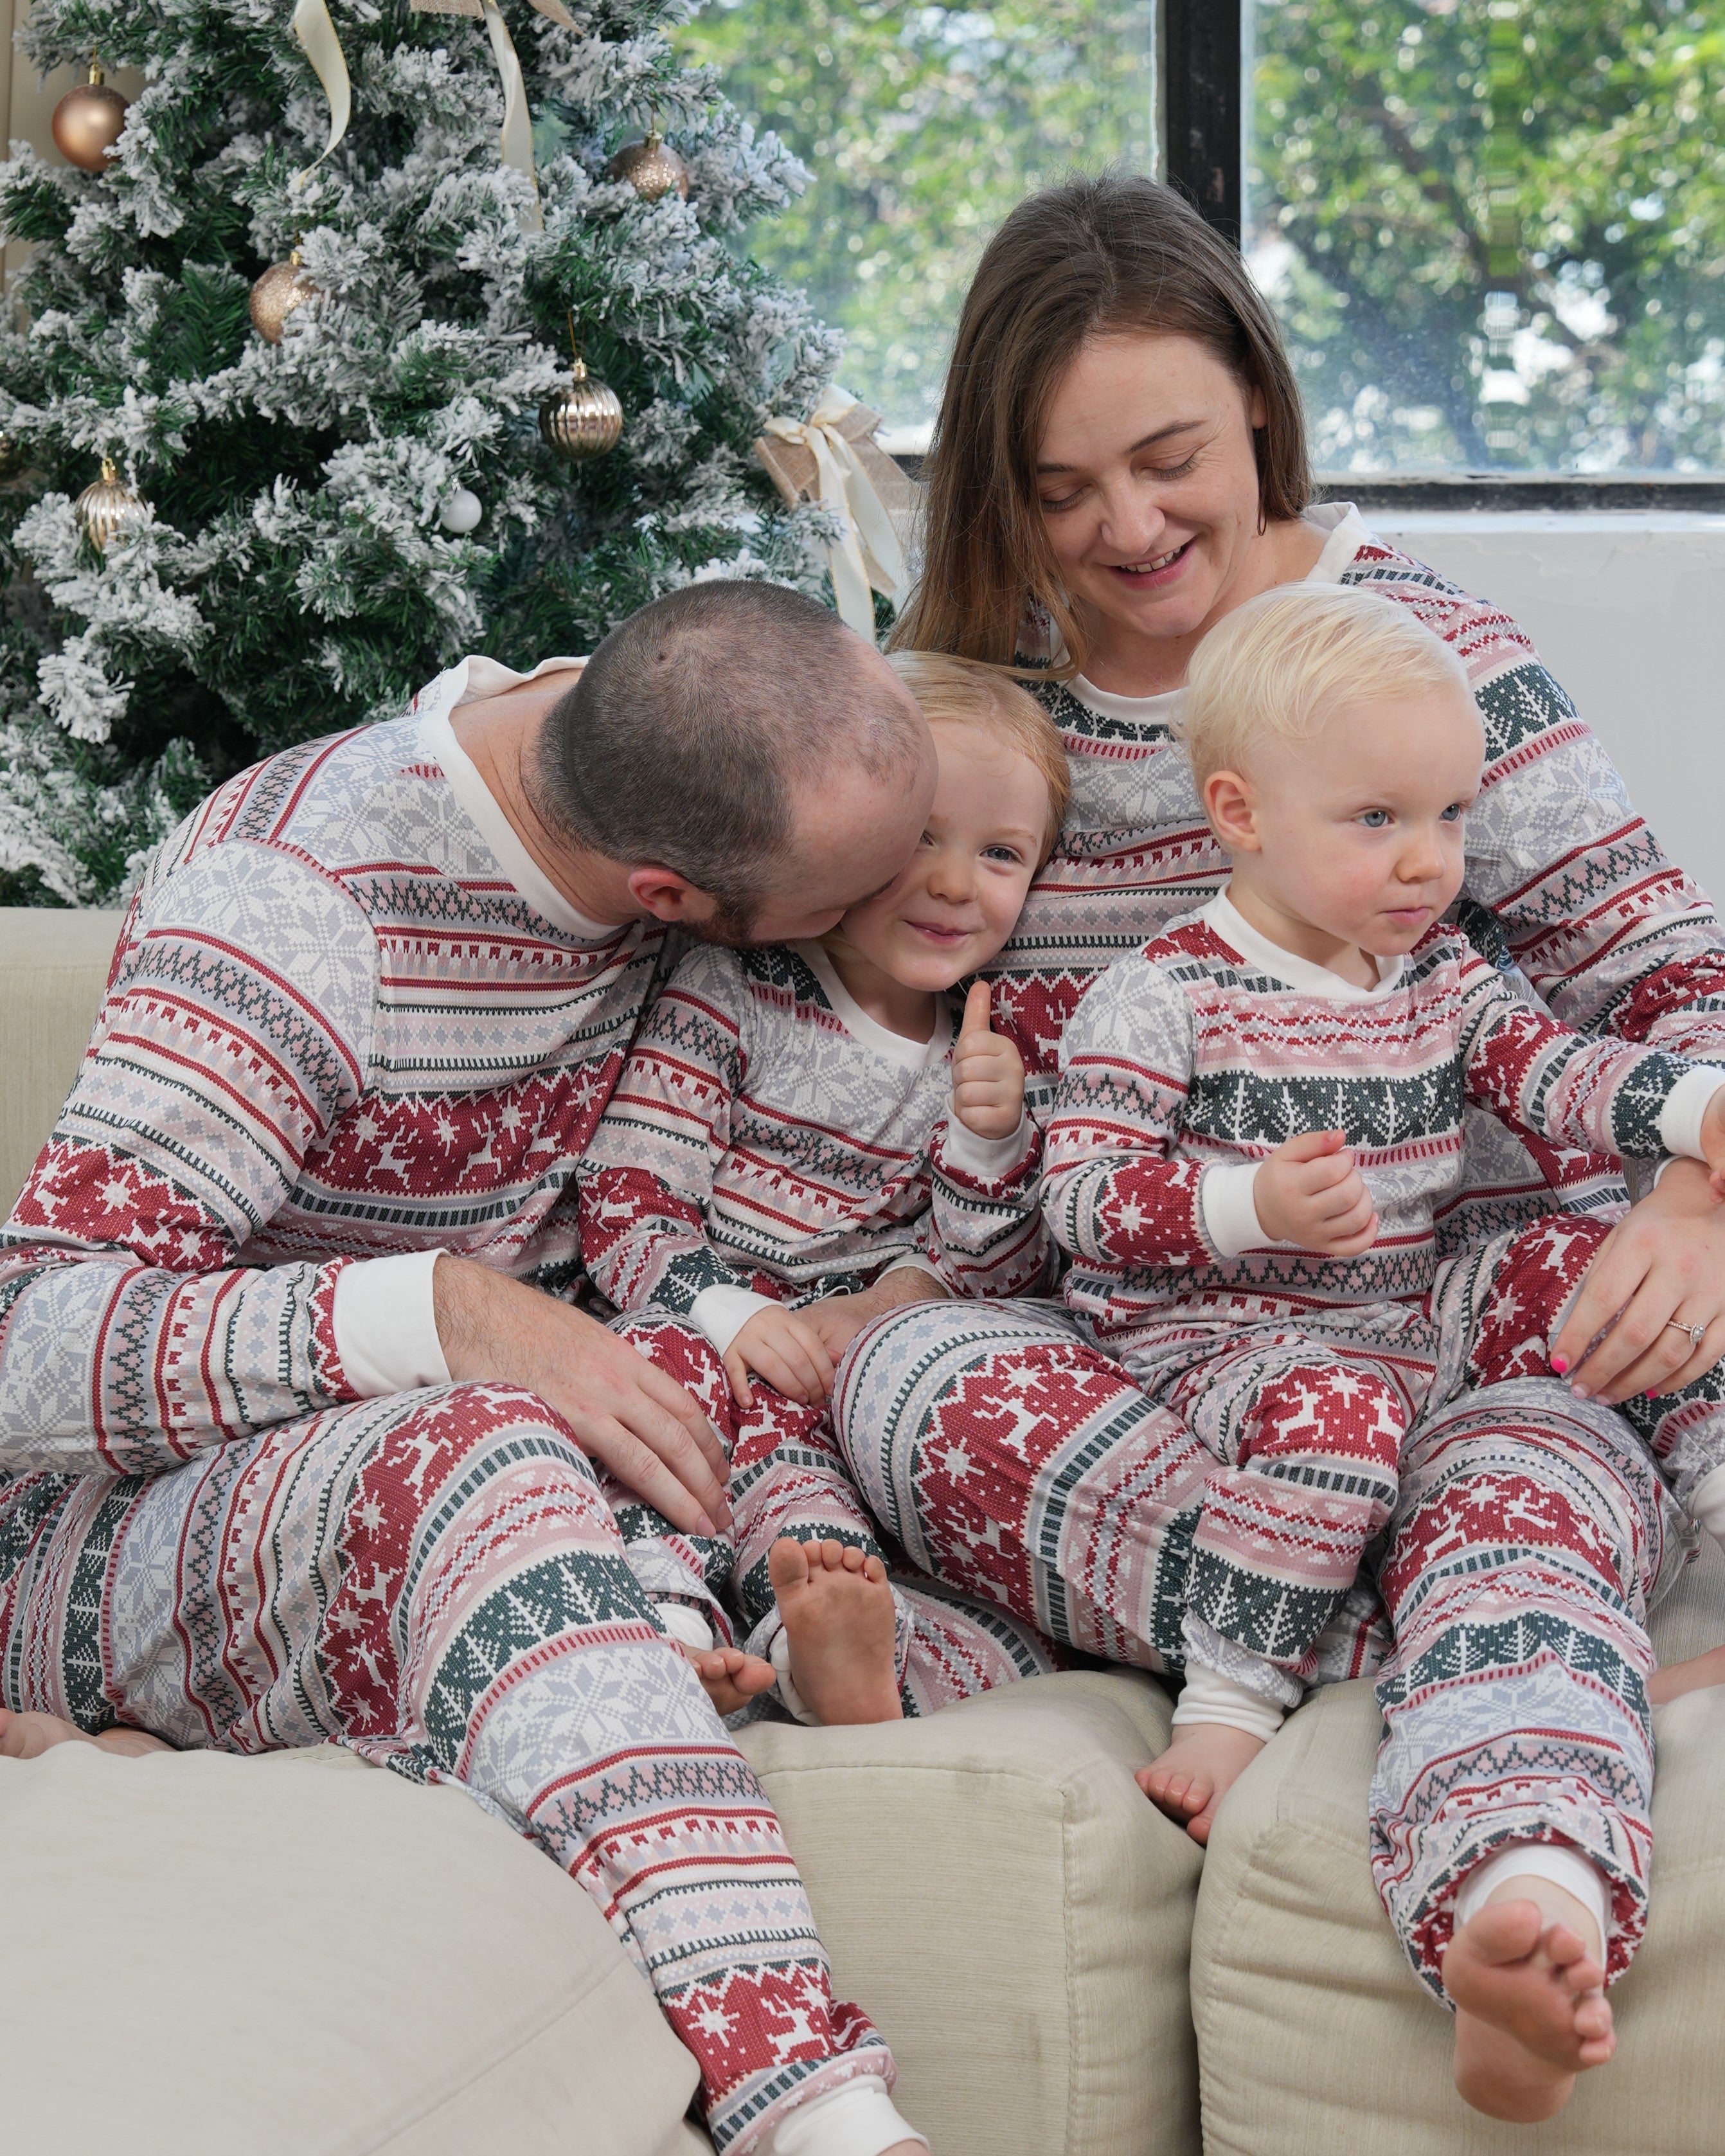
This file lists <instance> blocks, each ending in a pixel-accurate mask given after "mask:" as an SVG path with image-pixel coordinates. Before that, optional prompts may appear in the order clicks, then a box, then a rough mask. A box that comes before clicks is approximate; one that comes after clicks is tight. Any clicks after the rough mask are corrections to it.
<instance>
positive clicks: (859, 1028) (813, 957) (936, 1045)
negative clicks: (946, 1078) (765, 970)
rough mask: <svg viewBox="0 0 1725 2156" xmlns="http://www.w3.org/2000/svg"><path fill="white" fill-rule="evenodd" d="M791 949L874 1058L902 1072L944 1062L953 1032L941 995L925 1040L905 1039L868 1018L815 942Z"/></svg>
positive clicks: (951, 1021)
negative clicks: (899, 1066)
mask: <svg viewBox="0 0 1725 2156" xmlns="http://www.w3.org/2000/svg"><path fill="white" fill-rule="evenodd" d="M791 948H792V949H793V951H794V952H796V954H797V956H798V957H799V958H800V959H801V960H802V961H803V964H804V965H805V966H807V967H808V968H809V972H810V973H813V974H814V978H815V979H816V980H818V981H819V983H820V985H821V987H822V988H823V989H824V991H825V993H826V998H827V1001H828V1002H829V1004H831V1005H832V1007H833V1009H834V1013H835V1014H836V1015H837V1016H838V1018H839V1020H840V1021H841V1022H842V1024H843V1025H844V1027H845V1031H846V1032H847V1033H849V1034H853V1035H854V1036H855V1038H856V1039H858V1040H860V1042H861V1043H862V1045H863V1046H864V1047H865V1048H872V1049H873V1050H874V1051H875V1054H876V1055H884V1056H885V1057H886V1060H887V1061H888V1062H889V1063H899V1064H902V1065H903V1066H904V1068H905V1069H906V1070H931V1069H932V1067H933V1066H934V1065H936V1064H937V1063H941V1062H943V1061H944V1060H946V1055H947V1050H948V1049H950V1048H951V1047H952V1039H953V1035H954V1034H955V1032H956V1030H957V1029H956V1027H955V1025H954V1024H953V1020H952V1005H951V1004H949V1003H948V1002H947V998H945V997H944V996H942V995H938V994H937V995H936V997H935V1009H934V1031H933V1032H932V1034H930V1035H929V1037H928V1039H927V1040H907V1039H906V1038H905V1036H904V1034H901V1033H895V1032H894V1031H893V1030H892V1029H891V1026H885V1025H882V1024H880V1020H879V1019H872V1018H870V1016H869V1014H868V1013H867V1012H866V1011H865V1009H863V1008H862V1006H861V1004H859V1003H858V1002H857V1000H856V998H855V997H854V996H853V995H852V994H851V993H850V989H849V988H846V987H845V983H844V982H843V981H841V980H840V979H839V973H838V968H836V967H835V966H834V963H833V962H832V959H831V958H830V957H829V955H828V953H827V952H826V950H825V949H824V947H823V946H822V945H820V944H819V943H815V942H808V943H793V944H792V946H791Z"/></svg>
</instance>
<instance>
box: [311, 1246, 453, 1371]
mask: <svg viewBox="0 0 1725 2156" xmlns="http://www.w3.org/2000/svg"><path fill="white" fill-rule="evenodd" d="M442 1255H443V1252H442V1251H441V1250H408V1251H407V1252H405V1253H404V1254H403V1255H401V1256H400V1257H394V1258H362V1259H361V1260H360V1261H359V1263H358V1264H357V1265H347V1266H344V1267H343V1268H342V1270H341V1273H340V1275H339V1276H337V1278H336V1300H335V1305H334V1308H333V1311H332V1312H331V1317H332V1319H333V1322H334V1325H335V1328H336V1353H337V1354H338V1355H339V1356H340V1357H341V1368H343V1369H344V1370H345V1371H346V1372H347V1382H348V1383H349V1384H350V1385H352V1388H353V1389H354V1390H355V1392H357V1394H359V1396H360V1398H361V1399H362V1400H371V1399H378V1398H380V1397H381V1396H382V1394H386V1393H412V1392H417V1391H418V1389H419V1388H420V1387H421V1386H422V1385H446V1384H448V1383H449V1363H448V1362H447V1361H446V1360H445V1359H444V1347H443V1342H442V1341H440V1340H439V1338H438V1337H437V1308H436V1305H435V1303H434V1301H433V1299H432V1288H431V1276H432V1275H433V1273H434V1272H435V1271H436V1270H437V1261H438V1260H439V1258H440V1257H441V1256H442Z"/></svg>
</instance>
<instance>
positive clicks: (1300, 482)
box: [891, 173, 1312, 675]
mask: <svg viewBox="0 0 1725 2156" xmlns="http://www.w3.org/2000/svg"><path fill="white" fill-rule="evenodd" d="M1116 330H1144V331H1152V332H1157V333H1161V334H1165V335H1166V334H1173V335H1175V336H1189V337H1195V338H1196V339H1197V340H1198V341H1199V343H1200V344H1203V345H1204V346H1206V347H1207V348H1208V349H1209V351H1210V352H1213V353H1214V355H1215V357H1217V358H1218V359H1219V360H1220V361H1221V362H1222V364H1223V365H1224V367H1227V368H1228V369H1229V371H1230V372H1231V373H1232V374H1233V375H1234V376H1235V378H1236V379H1237V380H1238V381H1239V382H1240V386H1241V388H1243V389H1244V390H1245V392H1246V393H1247V394H1248V396H1250V395H1251V394H1252V393H1253V392H1256V393H1258V394H1259V395H1260V396H1261V397H1262V398H1263V400H1264V412H1265V423H1264V424H1263V425H1262V426H1261V427H1260V428H1259V429H1256V431H1255V434H1254V437H1253V441H1254V447H1255V451H1256V455H1257V463H1258V515H1259V521H1260V526H1261V525H1263V524H1266V523H1275V522H1280V521H1282V520H1283V519H1286V518H1288V517H1294V516H1298V515H1299V514H1300V512H1301V511H1302V510H1303V509H1304V508H1305V507H1306V505H1307V502H1308V501H1309V500H1310V499H1311V493H1312V478H1311V471H1310V467H1309V465H1308V464H1307V451H1306V426H1305V420H1304V418H1303V415H1302V414H1301V408H1300V394H1299V391H1298V389H1297V388H1296V387H1295V383H1294V375H1293V369H1292V368H1291V367H1290V365H1289V363H1288V358H1287V354H1286V352H1284V351H1283V349H1282V344H1281V336H1280V335H1279V334H1278V332H1277V330H1276V321H1275V318H1274V316H1272V315H1271V311H1270V309H1269V307H1268V306H1267V305H1266V304H1265V301H1264V300H1263V298H1262V297H1261V296H1260V294H1259V292H1258V290H1257V289H1256V287H1255V285H1253V283H1252V281H1251V280H1250V277H1249V276H1248V275H1246V270H1245V264H1244V263H1243V262H1242V261H1241V260H1240V256H1239V255H1238V254H1236V253H1235V250H1234V249H1233V248H1231V247H1230V245H1229V244H1228V243H1227V242H1226V241H1225V240H1224V239H1221V238H1219V236H1218V235H1217V234H1215V233H1214V232H1213V231H1212V230H1211V229H1210V228H1209V225H1207V224H1206V223H1204V219H1203V218H1201V217H1200V216H1199V214H1198V213H1197V211H1196V210H1194V208H1192V207H1191V206H1190V205H1189V203H1186V202H1185V201H1183V199H1182V198H1181V197H1180V196H1178V195H1177V194H1175V193H1173V192H1172V191H1171V190H1170V189H1168V188H1167V187H1158V185H1157V184H1156V183H1155V182H1154V181H1153V180H1146V179H1140V178H1138V177H1136V176H1134V175H1132V174H1122V173H1111V174H1109V175H1107V176H1106V177H1103V178H1101V179H1093V180H1074V181H1070V182H1068V183H1067V184H1066V185H1065V186H1064V187H1049V188H1045V190H1044V191H1043V192H1042V193H1040V194H1034V195H1031V196H1030V197H1029V198H1028V199H1027V200H1025V201H1024V202H1022V203H1019V206H1018V208H1016V209H1015V210H1014V212H1013V213H1012V214H1011V216H1010V217H1009V218H1007V220H1006V222H1005V223H1004V224H1003V225H1002V226H1001V228H1000V229H999V231H998V232H997V233H996V234H994V237H993V239H991V240H990V241H989V243H988V247H987V249H986V250H985V251H984V253H983V259H982V261H981V262H980V263H979V264H978V268H977V273H976V275H975V277H974V278H973V280H972V281H971V286H970V290H969V291H968V293H967V295H965V300H964V309H963V313H962V315H961V316H960V317H959V321H958V333H957V339H956V340H955V342H954V345H953V349H952V366H951V367H950V369H949V370H948V372H947V386H946V393H945V395H944V396H943V398H942V403H941V414H940V418H939V421H938V423H937V426H936V429H935V434H934V441H933V444H932V448H931V450H930V453H929V459H928V463H927V467H926V477H927V486H928V491H927V499H926V501H925V505H924V511H923V531H924V555H923V569H922V580H921V582H920V583H918V585H917V587H916V590H915V592H914V593H912V594H911V599H910V602H909V603H908V604H907V605H906V608H905V610H904V612H903V613H902V614H901V616H900V617H899V619H898V622H897V624H896V627H895V628H894V629H893V632H892V637H891V644H892V647H893V648H894V649H915V650H922V651H952V652H956V653H957V654H960V655H961V656H962V657H963V658H966V659H980V660H985V661H987V662H988V664H990V665H996V666H1006V665H1012V664H1013V662H1014V660H1015V659H1016V658H1017V657H1018V656H1019V654H1020V652H1021V650H1022V649H1023V644H1022V637H1023V629H1024V618H1025V614H1026V612H1027V609H1028V608H1029V607H1030V606H1031V605H1032V604H1033V603H1034V604H1039V605H1040V607H1041V608H1043V609H1044V611H1045V613H1046V614H1047V615H1048V618H1049V622H1050V627H1051V628H1052V629H1053V631H1054V634H1055V636H1056V637H1057V638H1058V639H1060V643H1062V644H1064V645H1065V653H1066V658H1065V663H1064V664H1063V665H1061V666H1060V668H1059V669H1058V671H1059V672H1060V673H1061V674H1062V675H1065V674H1068V673H1076V672H1078V671H1080V670H1081V668H1082V666H1083V663H1084V638H1083V634H1082V632H1081V628H1080V625H1079V624H1078V622H1077V621H1076V619H1075V618H1074V615H1073V611H1072V608H1071V606H1070V603H1069V602H1068V599H1067V598H1066V594H1065V592H1064V591H1063V589H1062V588H1061V586H1060V577H1059V575H1058V573H1057V572H1056V570H1055V562H1054V557H1053V553H1052V551H1051V550H1050V547H1049V543H1048V538H1047V535H1046V532H1045V529H1044V526H1043V516H1042V508H1041V504H1040V500H1039V498H1038V495H1037V490H1036V470H1035V465H1036V449H1037V444H1038V440H1039V439H1040V434H1041V431H1042V422H1043V416H1044V413H1045V410H1046V408H1047V405H1048V401H1049V398H1050V395H1051V394H1052V393H1053V390H1054V388H1055V383H1056V382H1059V380H1060V377H1061V376H1062V375H1063V374H1064V373H1065V371H1066V369H1067V367H1070V364H1071V363H1072V361H1073V359H1074V358H1075V357H1076V355H1077V352H1078V350H1079V347H1080V346H1081V345H1082V344H1083V343H1084V342H1085V341H1086V339H1087V338H1090V337H1092V336H1098V335H1100V334H1103V333H1106V332H1107V331H1116Z"/></svg>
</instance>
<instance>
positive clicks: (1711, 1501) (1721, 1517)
mask: <svg viewBox="0 0 1725 2156" xmlns="http://www.w3.org/2000/svg"><path fill="white" fill-rule="evenodd" d="M1689 1517H1690V1518H1691V1519H1692V1520H1693V1521H1694V1522H1695V1524H1696V1525H1697V1527H1705V1528H1706V1529H1707V1532H1708V1533H1709V1534H1710V1535H1711V1536H1712V1538H1713V1540H1714V1541H1715V1542H1716V1543H1725V1467H1715V1468H1714V1469H1713V1470H1712V1472H1711V1473H1710V1474H1707V1475H1703V1476H1702V1478H1701V1480H1700V1481H1699V1482H1697V1484H1696V1486H1695V1487H1694V1488H1693V1489H1692V1491H1690V1492H1689Z"/></svg>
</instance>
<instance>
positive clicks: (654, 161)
mask: <svg viewBox="0 0 1725 2156" xmlns="http://www.w3.org/2000/svg"><path fill="white" fill-rule="evenodd" d="M605 177H606V178H607V179H608V180H627V181H628V182H629V185H630V186H631V187H633V188H634V191H635V193H637V194H638V195H639V197H640V198H641V200H642V201H643V202H649V203H653V202H660V201H663V199H664V198H665V196H666V195H668V194H670V193H671V192H672V190H673V189H675V192H676V193H678V194H680V196H681V197H682V198H683V199H684V201H685V202H687V201H688V199H689V167H687V166H686V165H685V163H684V162H683V161H682V159H681V158H680V157H679V156H678V155H677V153H676V151H675V150H674V149H672V147H671V146H670V143H669V142H667V141H665V137H664V136H662V135H661V134H660V132H659V131H658V129H657V128H656V127H655V128H649V131H648V133H647V137H646V140H645V141H641V142H625V143H624V146H623V147H622V148H621V149H620V150H619V151H618V152H617V155H616V156H615V157H614V158H613V159H612V160H611V162H610V163H609V164H608V165H607V166H606V167H605Z"/></svg>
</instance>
